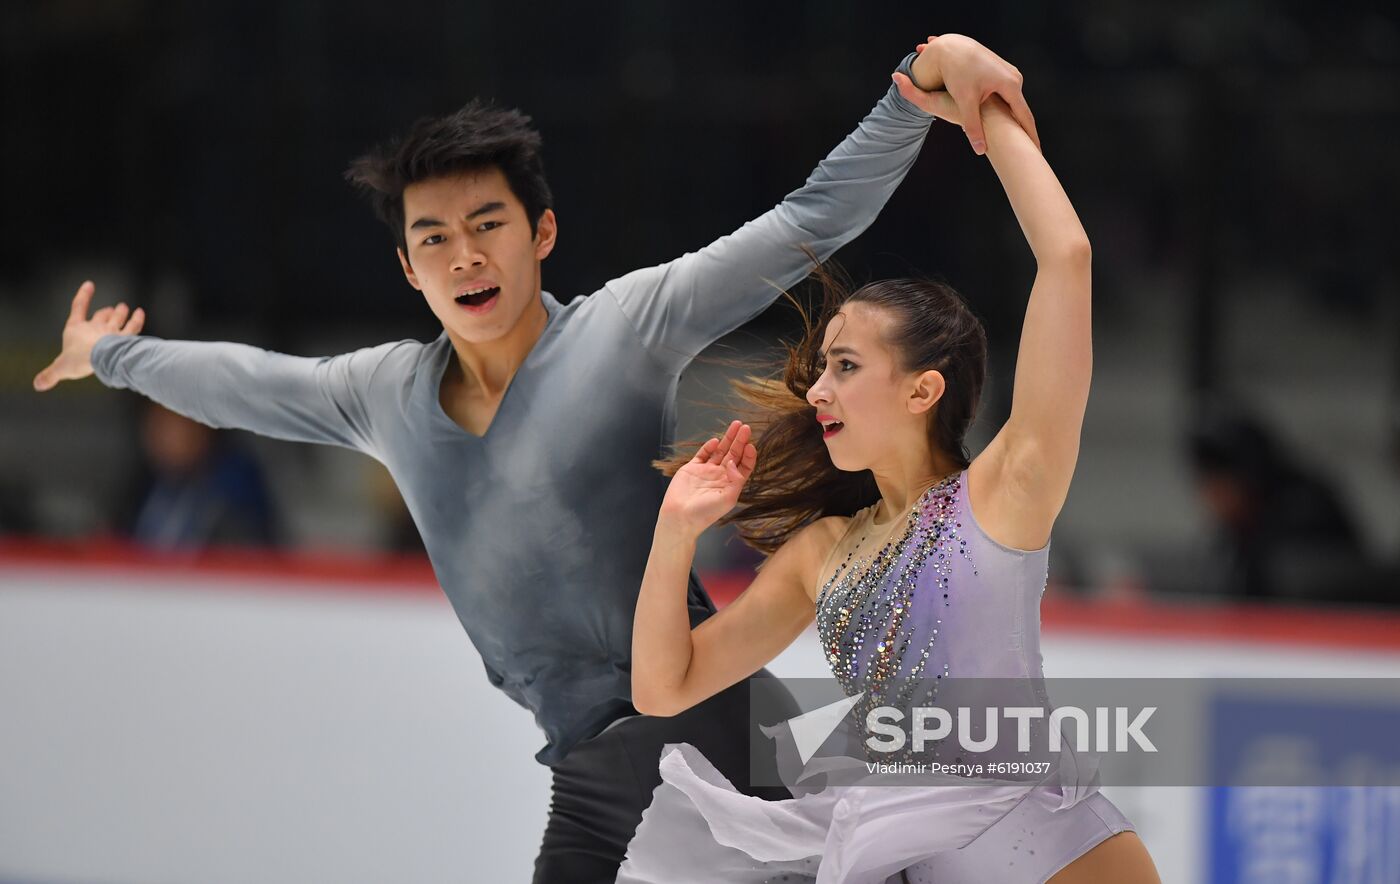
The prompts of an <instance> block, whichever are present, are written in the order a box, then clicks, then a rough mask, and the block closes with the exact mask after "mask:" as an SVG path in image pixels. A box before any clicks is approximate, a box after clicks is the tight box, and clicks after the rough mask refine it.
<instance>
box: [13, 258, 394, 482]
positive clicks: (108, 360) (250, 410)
mask: <svg viewBox="0 0 1400 884" xmlns="http://www.w3.org/2000/svg"><path fill="white" fill-rule="evenodd" d="M94 292H95V286H94V285H93V284H92V283H91V282H85V283H83V284H82V286H80V287H79V288H78V293H77V294H76V295H75V296H74V297H73V306H72V309H71V311H70V312H69V315H68V320H67V322H66V323H65V324H64V328H63V349H62V352H60V353H59V355H58V357H57V358H56V359H55V360H54V361H53V362H52V363H51V364H50V365H49V366H48V367H47V368H45V369H44V370H43V371H41V372H39V374H38V375H36V376H35V378H34V389H36V390H39V391H41V392H42V391H45V390H50V389H52V388H53V387H54V386H55V385H57V384H58V383H59V382H61V381H66V380H76V379H79V378H85V377H87V376H88V375H91V374H94V373H95V374H96V375H97V377H98V380H100V381H102V383H104V384H106V385H107V386H109V387H116V388H119V389H131V390H135V391H136V392H138V393H140V394H142V395H143V396H146V397H148V398H150V399H153V400H155V401H156V402H159V403H160V404H162V405H164V406H166V407H167V408H169V409H171V410H172V411H175V412H178V413H180V414H183V415H185V416H186V417H189V418H192V419H193V420H197V421H199V422H200V423H203V424H207V425H209V426H211V427H218V428H224V429H240V430H249V431H251V432H254V433H259V434H261V435H264V436H271V437H273V438H277V439H288V440H291V441H294V442H321V443H326V444H331V445H341V446H344V447H346V448H353V449H356V450H358V451H363V452H365V453H366V454H370V455H374V454H375V445H374V440H373V435H372V433H371V428H370V420H369V412H368V409H367V408H366V407H365V396H366V392H367V389H368V383H369V379H370V378H371V377H372V375H373V372H374V369H375V368H376V367H377V366H378V365H379V363H380V361H382V359H383V357H384V355H385V353H386V352H387V349H388V348H390V347H393V346H394V345H393V344H387V345H384V346H382V347H376V348H374V349H370V350H359V351H356V352H354V353H347V354H344V355H341V356H333V357H326V358H322V359H308V358H302V357H296V356H287V355H284V354H281V353H271V352H268V351H266V350H260V349H258V348H256V347H249V346H246V345H243V344H228V343H206V342H201V341H164V340H161V339H159V338H151V337H142V336H140V335H139V332H140V331H141V328H142V326H143V325H144V322H145V314H144V313H143V311H142V310H141V309H140V308H137V309H136V310H135V311H130V310H129V309H128V308H127V306H126V305H125V304H118V305H117V306H115V307H103V308H101V309H99V310H97V311H96V312H95V313H94V314H93V315H92V316H91V317H90V318H89V317H88V315H87V314H88V309H89V307H90V306H91V304H92V297H93V294H94Z"/></svg>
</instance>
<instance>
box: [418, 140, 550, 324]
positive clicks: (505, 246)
mask: <svg viewBox="0 0 1400 884" xmlns="http://www.w3.org/2000/svg"><path fill="white" fill-rule="evenodd" d="M403 209H404V234H405V237H406V238H407V240H408V254H407V255H405V254H404V253H403V251H399V262H400V263H401V264H402V265H403V272H404V275H405V276H406V277H407V278H408V282H409V285H412V286H413V287H414V288H415V289H418V290H419V291H420V292H422V293H423V297H424V299H425V300H427V302H428V307H429V309H431V310H432V311H433V314H434V315H436V316H437V318H438V319H439V320H440V321H441V322H442V324H443V327H444V328H446V329H447V330H448V331H449V332H451V333H452V334H453V335H454V336H455V337H457V338H459V339H461V340H463V341H467V342H470V343H474V344H480V343H485V342H487V341H494V340H496V339H498V338H500V337H502V336H503V335H505V334H506V333H507V332H509V331H510V330H511V329H512V328H514V327H515V325H516V323H517V322H519V321H520V317H521V315H522V314H524V313H525V311H526V310H527V309H529V308H530V307H531V305H532V304H538V302H539V293H540V261H541V260H542V259H543V258H544V257H545V256H546V255H548V254H549V253H550V251H551V250H552V249H553V248H554V235H555V220H554V212H553V211H552V210H549V209H546V210H545V211H544V214H543V215H541V217H540V221H539V225H538V229H537V231H536V233H535V235H534V236H531V235H530V222H529V219H528V218H527V217H526V215H525V207H524V206H523V205H522V204H521V202H520V200H518V199H516V197H515V194H514V193H512V192H511V189H510V185H508V184H507V183H506V178H505V175H503V174H502V173H501V170H500V169H497V168H495V167H489V168H485V169H479V170H475V171H471V172H463V173H460V174H457V175H451V176H446V177H442V178H433V179H430V180H427V181H419V182H417V183H415V184H410V185H409V186H408V187H407V188H405V189H404V192H403Z"/></svg>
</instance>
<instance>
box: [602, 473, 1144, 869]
mask: <svg viewBox="0 0 1400 884" xmlns="http://www.w3.org/2000/svg"><path fill="white" fill-rule="evenodd" d="M873 511H874V508H873V507H871V508H868V509H866V510H862V511H861V512H860V513H857V514H856V516H855V517H853V519H852V520H851V524H850V526H849V528H848V530H847V533H846V538H843V541H842V542H841V543H838V545H837V548H836V550H834V551H833V552H834V554H844V547H845V546H846V543H845V540H846V539H848V538H851V537H857V536H863V535H865V534H866V533H867V532H869V531H870V522H871V517H872V515H873ZM872 536H873V535H872ZM1048 557H1049V544H1048V543H1047V544H1046V546H1045V547H1043V548H1041V549H1039V550H1035V551H1024V550H1016V549H1011V548H1009V547H1005V546H1002V545H1001V544H999V543H997V542H996V541H994V540H992V539H991V538H990V537H988V536H987V535H986V534H985V533H984V532H983V531H982V529H981V527H980V526H979V525H978V524H977V522H976V520H975V519H974V518H973V516H972V511H971V507H970V506H969V505H968V497H967V471H966V470H964V471H963V472H961V473H959V474H957V475H955V476H950V477H948V478H947V479H944V480H942V481H941V482H939V483H938V484H936V485H934V486H933V487H932V488H930V489H929V490H928V491H927V492H926V493H925V494H924V495H923V496H922V497H921V498H920V499H919V501H918V502H917V503H916V504H915V506H914V507H913V509H912V511H911V512H910V516H909V519H908V527H907V529H906V530H905V531H904V533H903V534H902V535H901V536H899V537H897V538H895V539H894V540H892V541H891V542H890V543H889V544H887V545H886V546H885V547H883V548H882V549H880V550H878V551H876V552H875V553H874V554H873V555H868V556H867V555H864V554H860V553H859V551H857V554H854V555H847V556H846V557H845V559H844V560H843V561H842V562H841V563H840V564H839V565H838V567H837V569H836V571H835V572H834V573H833V574H832V576H831V578H830V579H829V580H828V581H827V583H826V584H825V585H824V586H823V587H822V590H821V593H820V594H819V596H818V598H817V629H818V635H819V636H820V640H821V642H822V645H823V650H824V652H825V655H826V657H827V660H828V662H829V663H830V664H831V667H832V672H833V674H834V675H835V676H836V678H837V679H838V680H839V681H840V683H841V686H842V688H843V690H844V692H845V693H846V694H847V695H848V696H850V697H859V699H858V700H857V702H856V704H855V707H854V709H853V710H852V712H853V718H854V719H855V720H863V719H864V711H865V710H867V709H869V708H873V707H875V706H880V705H893V706H904V707H905V708H907V707H908V706H909V705H910V704H914V705H928V704H927V703H921V702H918V701H919V700H920V699H921V698H922V699H928V698H931V697H934V696H938V695H937V691H938V690H939V687H940V686H943V685H946V686H947V687H948V688H949V689H951V690H954V691H956V690H958V689H963V688H965V687H966V686H967V685H977V684H983V682H981V681H969V680H967V679H974V678H975V679H979V680H980V679H996V680H997V681H995V682H985V684H987V685H995V688H994V690H995V691H997V693H996V697H995V702H996V703H997V704H998V705H1025V706H1039V707H1041V708H1053V707H1049V704H1048V700H1047V698H1046V696H1045V687H1044V676H1043V672H1042V668H1041V655H1040V597H1041V595H1042V594H1043V592H1044V590H1045V581H1046V568H1047V562H1048ZM827 567H830V560H828V565H827ZM825 571H826V569H825V568H824V569H823V573H825ZM944 679H950V680H951V681H944ZM960 679H963V680H962V681H960ZM930 692H932V693H930ZM945 693H946V692H945ZM947 699H948V698H947V696H942V697H941V698H940V700H939V702H940V703H941V702H943V701H945V700H947ZM984 702H985V698H984ZM766 730H768V732H769V734H770V736H772V737H773V738H774V740H775V744H776V749H777V753H778V757H779V759H780V764H779V767H780V770H782V771H783V777H784V780H785V782H787V783H788V785H789V787H790V789H791V790H792V792H793V794H794V795H796V796H797V797H794V798H792V799H789V800H786V801H763V800H761V799H757V798H751V797H749V796H746V795H743V794H741V793H739V792H738V791H736V790H735V789H734V788H733V786H731V785H730V783H729V782H727V781H726V780H725V779H724V778H723V777H722V776H721V775H720V774H719V773H718V772H717V771H716V770H715V769H714V768H713V767H712V766H711V765H710V764H709V763H708V762H707V761H706V760H705V758H704V756H702V755H701V754H700V753H699V752H697V751H696V750H695V749H694V747H692V746H690V745H688V744H672V745H668V746H667V747H666V748H665V750H664V751H663V753H662V758H661V774H662V778H663V781H662V784H661V785H660V786H658V787H657V789H656V792H655V795H654V797H653V799H652V804H651V806H650V807H649V808H648V809H647V811H646V813H645V815H644V816H643V817H642V822H641V825H640V826H639V828H638V829H637V834H636V835H635V837H634V838H633V839H632V842H631V844H630V845H629V847H628V852H627V859H626V861H625V862H624V863H623V866H622V869H621V872H620V873H619V876H618V878H617V880H618V882H619V884H642V882H667V884H686V882H706V884H711V882H745V884H749V882H754V884H756V882H780V881H783V882H798V881H806V882H817V884H836V882H843V884H844V882H851V884H855V882H861V884H865V882H871V884H879V882H886V881H888V882H891V884H896V882H909V884H921V882H934V881H936V882H938V884H957V882H979V884H980V882H988V881H998V882H1019V881H1027V882H1039V881H1044V880H1045V879H1047V878H1049V877H1050V876H1051V875H1052V874H1054V873H1055V872H1056V871H1058V870H1059V869H1061V868H1063V867H1064V866H1065V865H1067V864H1068V863H1069V862H1071V861H1072V860H1074V859H1075V858H1076V857H1078V856H1080V855H1081V854H1083V853H1084V852H1085V851H1087V850H1089V849H1090V848H1092V847H1093V846H1094V845H1096V844H1098V843H1099V842H1100V841H1102V840H1104V839H1105V838H1108V837H1109V836H1111V835H1113V834H1116V833H1118V832H1122V831H1131V830H1133V826H1132V824H1131V823H1130V822H1129V821H1128V820H1127V819H1126V818H1125V817H1124V816H1123V814H1122V813H1120V812H1119V811H1118V809H1117V808H1116V807H1114V805H1113V804H1112V803H1111V802H1110V801H1109V800H1108V799H1107V798H1106V797H1104V796H1103V795H1102V794H1100V793H1099V791H1098V778H1097V774H1096V765H1095V763H1094V759H1093V758H1092V757H1091V756H1087V755H1081V754H1077V753H1075V752H1074V751H1073V749H1072V745H1073V744H1072V741H1067V742H1066V743H1065V744H1064V749H1063V750H1062V751H1061V752H1060V753H1059V754H1058V755H1057V756H1056V757H1055V759H1054V761H1055V762H1056V763H1055V765H1054V767H1053V768H1052V770H1051V773H1050V774H1049V775H1047V776H1041V775H1039V774H1037V775H1034V776H1033V777H1032V778H1030V779H1025V780H1019V779H1014V778H1007V779H993V778H990V777H985V776H984V777H979V778H970V777H966V776H954V775H945V774H924V775H921V776H920V777H919V778H918V779H917V782H918V783H919V785H891V783H892V782H895V781H897V782H900V783H906V784H907V783H910V782H914V781H915V780H914V779H913V778H911V777H909V776H907V775H906V776H890V775H880V774H871V773H869V768H868V767H867V766H866V763H865V762H866V761H867V759H869V758H871V757H873V756H872V755H871V754H870V753H869V752H868V751H867V750H856V751H851V752H850V753H849V755H850V756H851V757H847V758H844V759H842V758H839V757H838V758H834V759H833V758H831V757H817V758H811V759H807V758H806V756H805V753H804V754H803V755H799V754H798V752H797V749H796V747H795V744H794V741H793V736H792V734H793V731H792V729H791V727H789V726H788V725H787V724H784V725H780V726H779V727H777V728H772V729H766ZM940 745H941V744H940ZM1042 745H1043V744H1042ZM939 751H943V750H941V749H940V750H939ZM948 751H953V750H948ZM857 755H863V756H864V757H856V756H857ZM925 757H927V756H925ZM881 760H898V756H881ZM940 760H942V761H944V762H952V761H954V760H955V759H951V758H940ZM982 760H986V756H982ZM803 761H807V763H806V764H805V765H804V764H803ZM814 772H823V773H824V774H825V777H826V782H827V783H828V784H827V785H825V788H822V789H821V790H820V791H808V790H807V787H806V786H805V785H804V779H805V778H806V777H807V776H808V775H810V774H812V773H814Z"/></svg>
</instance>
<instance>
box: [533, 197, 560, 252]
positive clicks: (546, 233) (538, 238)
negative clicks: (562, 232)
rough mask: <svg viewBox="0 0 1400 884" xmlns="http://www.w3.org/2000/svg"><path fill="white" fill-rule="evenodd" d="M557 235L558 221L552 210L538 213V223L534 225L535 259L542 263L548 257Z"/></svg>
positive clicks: (552, 249)
mask: <svg viewBox="0 0 1400 884" xmlns="http://www.w3.org/2000/svg"><path fill="white" fill-rule="evenodd" d="M558 235H559V219H558V218H556V217H554V210H553V209H545V210H544V211H543V212H541V213H540V220H539V223H538V224H536V225H535V258H536V259H538V260H540V261H543V260H544V259H545V258H547V257H549V253H550V252H552V251H554V238H555V237H556V236H558Z"/></svg>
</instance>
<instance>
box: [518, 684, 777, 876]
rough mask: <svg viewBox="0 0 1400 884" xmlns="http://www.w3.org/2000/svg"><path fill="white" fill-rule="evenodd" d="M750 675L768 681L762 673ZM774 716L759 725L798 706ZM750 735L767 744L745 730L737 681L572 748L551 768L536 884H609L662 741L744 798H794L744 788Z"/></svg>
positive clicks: (648, 789) (654, 772)
mask: <svg viewBox="0 0 1400 884" xmlns="http://www.w3.org/2000/svg"><path fill="white" fill-rule="evenodd" d="M754 677H755V678H768V677H771V675H770V674H769V673H768V671H767V670H760V671H759V672H757V673H755V676H754ZM765 705H766V704H765ZM778 712H779V710H775V715H773V716H767V715H766V716H765V717H773V719H774V720H773V721H765V722H763V723H764V724H773V723H776V722H777V721H781V720H784V719H786V718H790V717H792V716H793V715H796V714H798V712H797V707H796V703H795V702H794V703H793V704H792V706H791V708H790V709H788V710H782V711H781V715H778V714H776V713H778ZM751 736H753V737H754V738H756V739H761V740H763V741H765V742H766V741H767V737H764V736H762V735H761V734H759V732H758V729H757V727H756V726H755V727H754V728H753V729H752V733H751V731H750V727H749V693H748V683H747V682H745V681H741V682H739V683H738V684H736V685H734V686H733V687H731V688H729V689H727V690H725V691H723V692H721V693H719V694H716V695H715V696H713V697H711V698H710V699H708V700H706V701H705V702H703V703H701V704H700V705H698V706H695V707H693V708H691V709H687V710H686V711H685V712H682V713H681V714H679V715H676V716H673V717H671V718H657V717H654V716H650V715H642V716H638V717H636V718H629V719H626V720H624V721H622V722H621V723H619V724H617V725H615V726H613V727H611V728H609V729H608V730H606V731H604V732H603V733H601V734H599V735H598V736H596V737H594V738H592V739H590V740H585V741H584V742H582V743H579V744H578V745H576V746H574V748H573V749H571V750H570V751H569V754H568V756H567V757H565V758H564V760H563V761H561V762H560V763H558V764H557V765H555V766H554V767H553V768H552V770H553V773H554V788H553V794H552V797H551V800H550V805H549V822H548V823H547V824H546V825H545V830H544V843H543V844H541V846H540V853H539V856H538V857H536V859H535V876H534V884H612V882H613V880H614V879H616V878H617V870H618V867H619V866H620V865H622V858H623V857H624V856H625V855H626V853H627V842H629V841H631V840H632V835H633V834H635V833H636V831H637V825H638V824H639V823H640V822H641V821H642V811H643V810H645V809H646V808H647V806H648V805H649V804H651V793H652V791H653V790H654V789H655V788H656V787H657V786H658V785H660V783H661V773H660V771H659V770H658V764H659V762H660V761H661V748H662V746H664V745H665V744H666V743H690V744H691V745H692V746H694V747H695V748H697V749H699V750H700V751H701V752H703V753H704V755H705V757H706V758H707V759H709V761H710V762H711V763H712V764H714V766H715V768H716V769H718V770H719V772H720V773H722V774H724V776H725V778H726V779H728V780H729V781H730V782H731V783H733V784H734V787H735V788H736V789H738V790H739V791H741V792H743V793H745V794H748V795H756V796H758V797H760V798H763V799H765V800H767V801H776V800H778V799H782V798H790V797H792V796H791V795H790V794H789V793H788V791H787V790H786V789H783V788H781V787H760V788H753V787H751V786H750V785H749V740H750V738H751ZM696 837H704V833H703V832H699V833H696Z"/></svg>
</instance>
